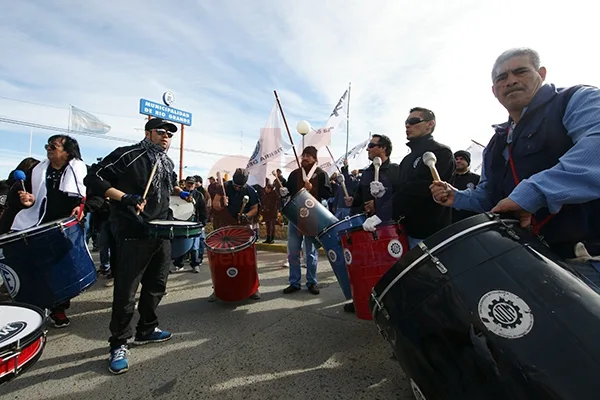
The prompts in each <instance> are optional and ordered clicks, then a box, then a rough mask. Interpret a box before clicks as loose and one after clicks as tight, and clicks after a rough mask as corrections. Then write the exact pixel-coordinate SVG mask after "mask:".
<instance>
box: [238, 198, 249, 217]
mask: <svg viewBox="0 0 600 400" xmlns="http://www.w3.org/2000/svg"><path fill="white" fill-rule="evenodd" d="M249 201H250V197H248V195H245V196H244V198H243V199H242V208H240V215H242V214H243V213H244V208H246V204H248V202H249Z"/></svg>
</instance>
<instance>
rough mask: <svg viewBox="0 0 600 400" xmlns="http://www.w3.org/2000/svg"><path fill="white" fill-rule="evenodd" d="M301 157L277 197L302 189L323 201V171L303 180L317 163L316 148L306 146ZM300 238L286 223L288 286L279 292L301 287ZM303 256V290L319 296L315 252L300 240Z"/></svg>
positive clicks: (326, 193) (326, 192) (327, 188)
mask: <svg viewBox="0 0 600 400" xmlns="http://www.w3.org/2000/svg"><path fill="white" fill-rule="evenodd" d="M301 157H302V163H301V165H302V168H298V169H295V170H293V171H292V173H291V174H290V176H289V177H288V180H287V182H286V183H285V187H282V188H281V189H279V193H280V195H281V197H282V198H285V197H287V196H292V197H293V196H294V195H295V194H296V193H298V192H299V191H300V190H301V189H302V188H305V189H306V190H308V191H309V192H310V194H312V195H313V196H314V198H315V199H317V200H318V201H322V200H327V199H328V198H330V197H331V194H332V190H331V183H330V181H329V176H328V174H327V172H325V171H323V170H322V169H321V168H319V167H317V168H316V169H315V172H314V173H313V175H312V177H311V178H310V179H306V180H305V178H304V176H305V175H308V173H309V172H310V170H311V169H312V167H313V165H315V164H316V163H317V149H316V148H315V147H314V146H308V147H306V148H305V149H304V150H303V151H302V155H301ZM282 183H283V182H282ZM315 228H316V227H315ZM315 230H316V229H315ZM317 234H318V232H315V236H316V235H317ZM303 239H304V236H303V235H302V234H301V233H300V232H299V231H298V229H297V228H296V227H294V226H293V225H292V224H289V225H288V244H287V247H288V262H289V264H290V286H288V287H287V288H285V289H283V293H284V294H289V293H294V292H297V291H298V290H300V288H301V284H300V280H301V279H302V270H301V269H300V251H301V249H302V241H303ZM304 255H305V258H306V287H307V288H308V290H309V291H310V292H311V293H312V294H319V293H320V291H319V288H318V287H317V261H318V259H319V252H318V250H317V248H316V247H315V246H314V244H313V243H312V241H310V240H304Z"/></svg>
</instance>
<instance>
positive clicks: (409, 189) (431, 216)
mask: <svg viewBox="0 0 600 400" xmlns="http://www.w3.org/2000/svg"><path fill="white" fill-rule="evenodd" d="M405 127H406V137H407V139H408V143H407V145H408V147H410V150H411V152H410V153H409V154H408V155H407V156H406V157H404V159H403V160H402V162H401V163H400V177H399V179H398V183H397V185H396V188H394V193H393V198H392V202H393V205H394V211H393V217H394V218H393V219H394V220H398V219H400V218H401V217H404V218H403V219H402V224H403V225H404V228H405V229H406V232H407V234H408V242H409V246H410V248H413V247H415V246H416V245H417V244H418V243H419V242H421V241H423V240H424V239H426V238H427V237H429V236H431V235H433V234H434V233H435V232H437V231H439V230H440V229H442V228H445V227H446V226H449V225H450V224H451V223H452V211H451V210H450V209H447V208H444V207H443V206H441V205H439V204H438V203H436V202H435V201H434V200H433V197H432V196H431V190H430V189H429V185H431V182H432V181H433V177H432V175H431V171H430V170H429V168H428V167H427V165H425V163H423V161H422V156H423V154H424V153H426V152H432V153H433V154H435V156H436V158H437V163H436V167H437V170H438V172H439V174H440V177H441V179H442V180H446V179H450V178H452V174H453V173H454V169H455V162H454V157H453V154H452V150H450V148H449V147H448V146H445V145H443V144H440V143H438V142H436V141H435V140H433V136H432V133H433V131H434V129H435V115H434V113H433V112H432V111H431V110H428V109H426V108H422V107H415V108H413V109H411V110H410V114H409V116H408V118H407V119H406V121H405ZM379 223H381V219H380V218H379V217H378V216H377V215H374V216H372V217H369V218H368V219H367V221H365V225H363V227H364V229H365V230H375V226H376V225H377V224H379Z"/></svg>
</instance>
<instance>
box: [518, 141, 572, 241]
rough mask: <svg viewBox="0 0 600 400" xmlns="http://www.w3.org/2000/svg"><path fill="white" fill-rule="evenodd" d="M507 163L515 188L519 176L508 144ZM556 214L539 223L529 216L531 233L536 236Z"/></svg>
mask: <svg viewBox="0 0 600 400" xmlns="http://www.w3.org/2000/svg"><path fill="white" fill-rule="evenodd" d="M508 162H509V164H510V169H511V171H512V175H513V180H514V181H515V186H517V185H518V184H519V182H520V179H519V176H518V175H517V169H516V168H515V160H514V159H513V156H512V150H511V145H510V143H509V144H508ZM561 210H562V207H561ZM559 212H560V210H558V212H557V213H556V214H558V213H559ZM556 214H550V215H548V216H547V217H546V218H544V219H543V220H541V221H540V222H537V221H536V219H535V216H534V215H532V216H531V222H532V223H533V229H532V232H533V233H535V234H536V235H537V234H539V233H540V230H541V229H542V228H543V227H544V225H546V224H547V223H548V222H550V220H552V218H554V217H555V216H556Z"/></svg>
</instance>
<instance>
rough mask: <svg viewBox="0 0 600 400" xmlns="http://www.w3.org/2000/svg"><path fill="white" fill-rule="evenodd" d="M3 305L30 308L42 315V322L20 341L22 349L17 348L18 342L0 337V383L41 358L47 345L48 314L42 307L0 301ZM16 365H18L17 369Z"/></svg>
mask: <svg viewBox="0 0 600 400" xmlns="http://www.w3.org/2000/svg"><path fill="white" fill-rule="evenodd" d="M1 307H19V308H28V309H30V310H32V311H35V312H36V313H37V314H39V315H40V317H41V319H42V323H41V325H39V326H38V327H37V328H36V329H34V330H33V331H32V332H31V333H30V334H29V335H27V336H26V337H24V338H23V339H22V340H21V341H20V343H19V347H20V349H19V348H17V343H16V342H12V343H11V342H8V341H6V342H5V341H4V340H2V339H0V385H2V384H4V383H6V382H8V381H11V380H13V379H14V378H16V377H17V376H19V375H21V374H22V373H24V372H25V371H27V370H28V369H29V368H31V367H32V366H33V365H34V364H35V363H36V362H37V361H38V360H39V359H40V357H41V356H42V353H43V352H44V348H45V347H46V319H47V317H46V314H45V313H44V312H43V311H42V310H41V309H40V308H38V307H35V306H32V305H29V304H23V303H15V302H10V303H8V302H0V308H1ZM6 322H7V321H2V323H0V329H2V330H5V329H6V325H5V323H6ZM18 352H20V353H18ZM16 353H18V357H14V355H16ZM15 367H17V369H16V371H15Z"/></svg>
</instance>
